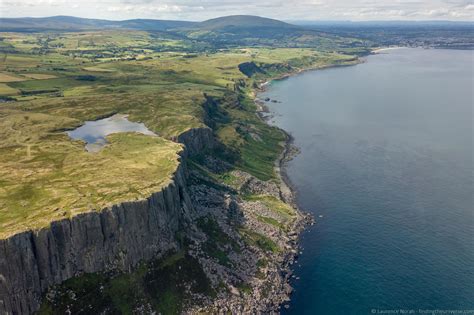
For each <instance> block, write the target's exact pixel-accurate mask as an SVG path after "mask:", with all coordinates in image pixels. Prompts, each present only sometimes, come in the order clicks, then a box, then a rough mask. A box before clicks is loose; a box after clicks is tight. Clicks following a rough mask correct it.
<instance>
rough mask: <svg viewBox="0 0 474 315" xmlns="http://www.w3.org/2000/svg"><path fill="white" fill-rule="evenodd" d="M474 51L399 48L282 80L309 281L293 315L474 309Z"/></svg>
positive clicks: (302, 262)
mask: <svg viewBox="0 0 474 315" xmlns="http://www.w3.org/2000/svg"><path fill="white" fill-rule="evenodd" d="M473 67H474V61H473V52H471V51H455V50H424V49H397V50H390V51H386V52H383V53H381V54H377V55H372V56H369V57H367V62H366V63H363V64H360V65H357V66H352V67H344V68H332V69H326V70H321V71H311V72H306V73H303V74H301V75H298V76H295V77H291V78H289V79H285V80H280V81H275V82H272V83H271V84H270V86H269V88H268V90H267V91H266V92H265V93H262V94H261V95H260V98H265V97H269V98H271V99H274V100H278V101H280V102H279V103H268V106H269V107H270V110H271V111H272V112H273V114H274V117H273V118H271V123H272V124H275V125H277V126H279V127H281V128H283V129H285V130H286V131H288V132H289V133H290V134H292V135H293V137H294V139H295V145H296V146H298V147H299V148H300V149H301V153H300V154H299V155H298V156H297V157H295V158H294V160H292V161H291V162H290V163H289V164H288V166H287V173H288V176H289V178H290V180H291V181H292V184H293V185H294V186H295V188H296V190H297V192H298V203H299V205H300V206H301V208H302V209H304V210H307V211H310V212H312V213H313V214H314V215H315V218H316V220H317V221H318V222H317V224H316V225H315V226H314V227H312V228H310V229H308V230H307V231H306V232H304V234H303V236H302V241H301V246H302V248H303V254H302V255H301V256H300V258H299V260H298V263H297V264H296V266H295V268H294V272H295V276H296V277H299V278H300V279H299V280H294V281H293V283H292V284H293V286H294V288H295V292H294V294H293V296H292V300H291V303H290V308H289V309H288V310H283V313H284V314H323V315H324V314H371V313H373V312H378V311H381V310H387V309H405V310H410V309H411V310H414V311H416V314H417V313H419V310H420V309H421V310H423V309H450V310H460V309H464V310H468V309H471V310H472V309H474V206H473V205H474V203H473V195H474V186H473V185H474V184H473V170H474V168H473V154H474V153H473V151H474V145H473V103H474V101H473V86H474V85H473V76H474V74H473Z"/></svg>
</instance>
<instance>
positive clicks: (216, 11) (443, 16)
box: [0, 0, 474, 21]
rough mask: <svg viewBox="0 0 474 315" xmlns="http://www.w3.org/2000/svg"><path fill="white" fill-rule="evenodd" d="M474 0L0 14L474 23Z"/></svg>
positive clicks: (209, 1) (180, 4) (4, 8)
mask: <svg viewBox="0 0 474 315" xmlns="http://www.w3.org/2000/svg"><path fill="white" fill-rule="evenodd" d="M473 11H474V0H260V1H256V0H82V1H79V0H0V16H2V17H16V16H52V15H74V16H82V17H93V18H108V19H115V20H119V19H129V18H161V19H187V20H204V19H208V18H212V17H217V16H222V15H231V14H253V15H261V16H267V17H273V18H277V19H305V20H337V19H339V20H340V19H344V20H427V19H437V20H471V21H472V20H474V12H473Z"/></svg>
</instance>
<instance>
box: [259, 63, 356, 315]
mask: <svg viewBox="0 0 474 315" xmlns="http://www.w3.org/2000/svg"><path fill="white" fill-rule="evenodd" d="M364 62H365V60H364V59H361V58H359V57H356V58H354V59H353V60H350V61H349V63H347V64H333V65H324V66H318V67H309V68H304V69H298V70H297V71H294V72H289V73H284V74H282V75H280V76H277V77H274V78H269V79H267V80H265V81H263V82H261V83H259V84H258V85H257V88H255V89H254V90H253V92H254V97H253V100H254V103H255V105H256V106H257V110H256V114H257V116H258V117H259V118H260V119H261V120H262V121H263V122H264V123H266V124H267V125H270V124H269V121H268V120H269V118H271V117H272V115H269V116H268V115H265V114H268V113H271V112H270V109H269V108H268V106H267V105H266V104H265V103H264V102H263V101H262V100H261V99H260V98H259V97H258V95H259V94H260V93H263V92H265V91H266V89H267V88H268V86H269V84H270V83H271V82H272V81H279V80H284V79H287V78H290V77H292V76H296V75H299V74H302V73H304V72H307V71H317V70H324V69H329V68H336V67H348V66H354V65H357V64H361V63H364ZM271 126H272V127H274V128H278V129H279V130H280V131H281V132H283V133H284V134H285V137H286V140H285V141H284V143H282V144H283V150H282V152H281V154H280V156H279V157H278V159H277V160H276V161H275V167H274V170H275V172H276V174H277V178H278V179H279V181H280V183H279V186H280V199H281V201H283V202H284V203H286V204H288V205H290V206H291V207H292V208H293V209H295V211H296V213H297V214H298V216H297V219H296V221H295V222H294V224H293V226H292V228H291V230H290V231H288V236H289V237H290V239H291V247H290V248H288V249H287V250H286V251H285V253H284V259H283V261H282V263H281V277H282V280H283V281H284V282H285V283H286V284H287V286H288V289H287V290H285V292H274V294H275V295H276V296H280V297H281V296H282V294H283V295H284V297H285V298H284V299H283V301H282V302H281V303H280V305H279V310H281V309H283V308H285V309H288V308H290V302H291V293H292V291H293V287H292V286H291V284H290V280H291V279H292V277H294V276H293V271H292V266H293V264H295V263H297V260H298V257H299V255H300V254H301V253H302V249H301V248H300V244H299V240H300V236H301V233H302V232H303V231H304V230H305V229H306V228H307V227H308V226H311V225H314V224H315V223H316V220H315V218H314V216H313V215H312V214H311V213H309V212H307V211H305V210H304V209H302V208H300V206H299V205H298V203H297V194H298V191H297V190H296V188H295V187H294V185H293V184H292V182H291V179H290V177H289V175H288V173H287V170H286V166H287V163H288V162H289V161H291V160H292V159H293V158H294V157H295V156H296V155H298V154H299V149H298V148H297V147H296V146H295V145H294V138H293V136H292V135H291V134H290V133H288V132H287V131H286V130H284V129H282V128H280V127H277V126H274V125H271Z"/></svg>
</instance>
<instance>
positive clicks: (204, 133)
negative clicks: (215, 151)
mask: <svg viewBox="0 0 474 315" xmlns="http://www.w3.org/2000/svg"><path fill="white" fill-rule="evenodd" d="M176 140H177V142H179V143H182V144H184V145H185V146H186V154H187V155H190V156H192V155H196V154H199V153H201V152H203V151H204V150H206V149H211V148H213V147H214V146H215V139H214V135H213V132H212V129H211V128H209V127H203V128H192V129H189V130H188V131H185V132H183V133H182V134H180V135H179V136H178V138H177V139H176Z"/></svg>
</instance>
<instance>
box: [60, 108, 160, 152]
mask: <svg viewBox="0 0 474 315" xmlns="http://www.w3.org/2000/svg"><path fill="white" fill-rule="evenodd" d="M117 132H139V133H142V134H144V135H153V136H156V134H155V133H153V132H152V131H151V130H149V129H148V128H147V127H145V125H144V124H143V123H135V122H131V121H129V120H128V119H127V116H126V115H119V114H116V115H113V116H111V117H107V118H104V119H99V120H95V121H86V122H85V124H84V125H82V126H80V127H79V128H76V129H74V130H71V131H68V132H67V134H68V135H69V137H71V138H72V139H74V140H83V141H85V142H86V143H87V144H86V150H87V151H89V152H97V151H99V150H100V149H101V148H102V147H103V146H104V145H106V144H107V140H106V139H105V137H106V136H108V135H110V134H112V133H117Z"/></svg>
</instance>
